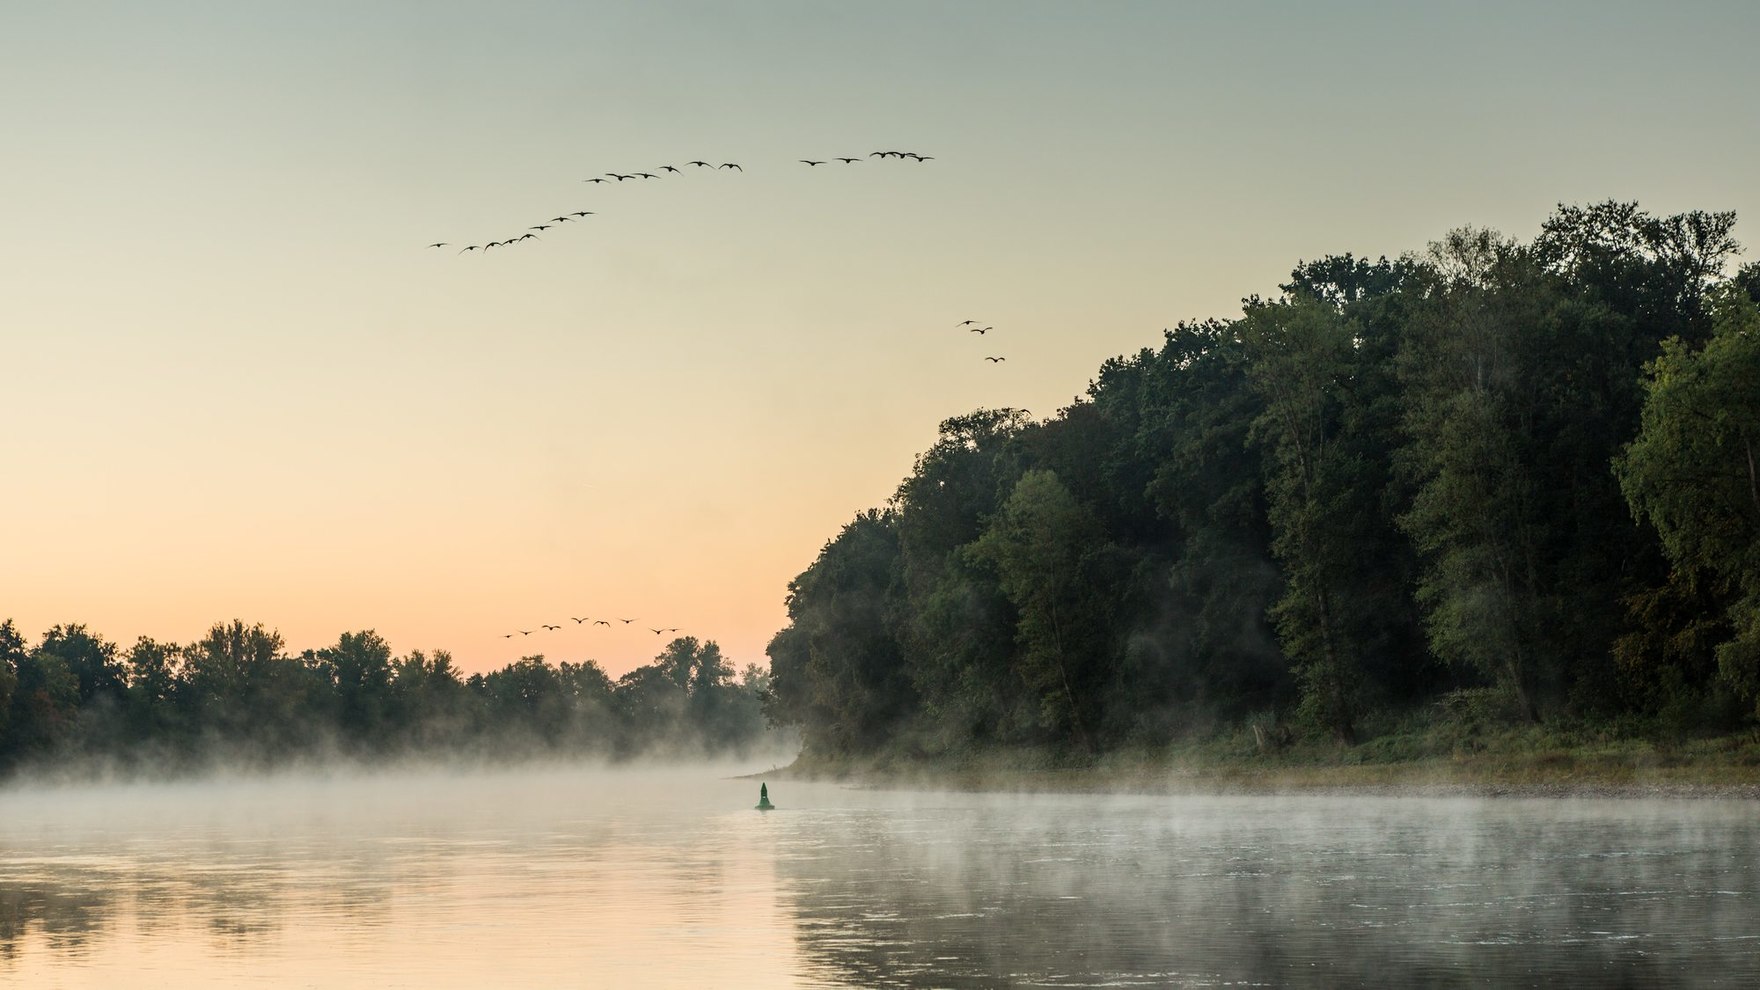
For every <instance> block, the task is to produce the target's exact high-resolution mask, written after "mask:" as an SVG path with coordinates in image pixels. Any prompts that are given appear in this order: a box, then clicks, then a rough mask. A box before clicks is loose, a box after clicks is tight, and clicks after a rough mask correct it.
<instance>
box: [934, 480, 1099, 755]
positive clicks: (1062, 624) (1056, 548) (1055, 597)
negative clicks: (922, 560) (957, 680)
mask: <svg viewBox="0 0 1760 990" xmlns="http://www.w3.org/2000/svg"><path fill="white" fill-rule="evenodd" d="M1105 536H1106V534H1105V532H1104V531H1103V530H1102V529H1101V527H1100V524H1099V522H1098V520H1096V519H1095V518H1094V516H1093V514H1092V513H1090V512H1089V511H1087V510H1086V509H1084V508H1083V507H1082V506H1081V505H1079V504H1077V502H1076V500H1075V498H1074V497H1073V496H1071V495H1070V493H1069V490H1068V489H1066V488H1064V487H1063V485H1062V483H1060V482H1059V481H1058V480H1057V475H1056V474H1054V473H1053V472H1050V471H1045V470H1037V469H1035V470H1029V471H1027V472H1026V473H1025V474H1023V475H1021V478H1020V480H1019V481H1018V482H1016V483H1015V486H1014V490H1013V492H1011V493H1010V494H1009V496H1008V500H1007V501H1006V502H1004V503H1003V506H1002V510H1001V511H1000V512H998V513H997V514H996V516H995V517H994V518H993V519H992V520H991V523H990V525H989V527H988V528H986V529H985V531H984V534H983V535H982V536H981V537H979V538H978V539H977V540H976V541H974V542H973V543H972V544H971V545H970V547H969V548H968V550H967V553H969V554H970V556H971V557H972V559H974V560H976V561H979V562H981V563H983V564H985V565H987V566H989V567H990V568H992V569H993V570H994V571H995V573H996V576H997V581H998V584H999V585H1000V586H1001V588H1002V590H1003V593H1004V594H1006V595H1007V596H1008V599H1009V601H1010V602H1011V603H1012V604H1013V605H1014V608H1015V613H1016V615H1017V616H1018V620H1017V625H1016V628H1015V637H1014V639H1015V645H1016V647H1017V649H1018V652H1017V654H1016V657H1015V662H1014V665H1015V669H1016V671H1017V672H1018V674H1019V676H1020V677H1021V679H1022V680H1023V681H1024V682H1025V683H1026V685H1027V686H1028V688H1029V689H1031V691H1032V692H1033V694H1034V695H1035V697H1036V699H1037V701H1038V707H1039V711H1040V718H1041V720H1042V722H1043V724H1044V725H1045V726H1046V727H1047V728H1050V729H1053V730H1054V731H1056V732H1058V733H1059V735H1064V736H1069V735H1073V737H1074V738H1075V740H1076V742H1077V743H1078V744H1079V745H1080V746H1081V747H1082V748H1083V749H1085V750H1088V751H1089V752H1093V751H1094V750H1095V748H1096V743H1095V739H1094V735H1093V732H1092V730H1091V729H1090V726H1091V725H1092V724H1093V723H1094V721H1095V717H1096V716H1097V714H1098V712H1097V710H1096V707H1097V706H1096V701H1097V699H1096V697H1095V689H1096V685H1097V684H1098V683H1099V682H1101V681H1103V680H1104V674H1105V671H1106V668H1107V661H1109V660H1110V659H1111V657H1110V656H1109V653H1110V650H1109V649H1108V635H1107V633H1108V631H1109V627H1110V623H1109V621H1108V620H1109V619H1111V616H1110V615H1108V614H1106V611H1105V609H1104V606H1103V604H1102V603H1101V602H1099V601H1096V600H1095V596H1094V595H1093V594H1092V591H1093V584H1092V581H1091V579H1092V577H1093V570H1094V568H1093V559H1094V556H1095V555H1096V554H1097V553H1100V552H1103V551H1104V550H1105V548H1106V546H1107V541H1106V538H1105Z"/></svg>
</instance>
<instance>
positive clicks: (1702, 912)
mask: <svg viewBox="0 0 1760 990" xmlns="http://www.w3.org/2000/svg"><path fill="white" fill-rule="evenodd" d="M723 774H725V771H721V772H719V773H718V772H715V771H708V770H679V769H670V770H648V771H618V772H612V771H604V770H592V769H581V768H549V769H528V770H520V771H484V772H474V773H459V774H451V773H441V772H425V773H400V774H394V775H392V774H388V775H382V776H335V777H322V776H310V775H307V776H293V777H286V778H279V779H271V780H261V779H258V780H229V781H210V782H203V783H184V784H162V785H128V786H123V785H107V786H82V787H62V788H12V789H9V790H6V791H0V985H3V986H7V987H11V986H26V987H45V988H48V987H87V986H91V987H122V986H168V987H169V986H176V987H241V986H246V987H248V986H277V987H280V986H292V987H304V986H313V987H351V986H359V987H423V988H447V987H460V988H464V987H471V988H475V987H485V986H533V987H554V986H578V987H635V986H658V987H667V986H676V987H777V986H843V985H850V986H912V987H914V986H922V987H960V986H973V987H987V986H1049V987H1074V986H1114V987H1126V986H1243V985H1245V986H1255V985H1257V986H1292V985H1293V986H1354V985H1367V986H1411V985H1429V986H1454V985H1460V986H1471V985H1499V986H1546V987H1569V986H1585V987H1589V986H1593V987H1605V986H1631V987H1675V986H1680V987H1688V986H1742V987H1752V986H1757V985H1760V815H1757V814H1756V812H1757V811H1760V805H1757V804H1756V803H1754V802H1740V801H1728V802H1723V801H1660V802H1644V801H1585V802H1571V801H1545V800H1536V801H1509V800H1496V801H1486V800H1475V799H1451V800H1423V799H1396V798H1343V797H1281V798H1279V797H1238V798H1215V797H1167V796H1155V797H1110V798H1109V797H1099V798H1096V797H1094V796H1091V795H1072V796H1063V795H1037V796H1029V795H1022V796H994V795H991V796H981V795H968V794H943V793H909V792H871V791H858V790H849V789H844V788H839V787H836V786H831V785H806V784H798V783H790V782H776V784H775V786H773V787H772V788H771V795H772V798H773V799H774V800H775V801H776V802H777V804H778V805H779V806H780V810H779V811H777V812H774V813H770V814H760V813H758V812H755V811H753V810H751V806H752V805H753V804H754V803H755V801H756V797H757V793H756V792H757V786H756V784H755V783H754V782H751V781H744V780H727V779H723Z"/></svg>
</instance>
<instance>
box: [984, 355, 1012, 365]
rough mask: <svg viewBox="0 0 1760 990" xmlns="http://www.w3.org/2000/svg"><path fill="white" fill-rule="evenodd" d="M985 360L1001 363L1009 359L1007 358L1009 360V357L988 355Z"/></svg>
mask: <svg viewBox="0 0 1760 990" xmlns="http://www.w3.org/2000/svg"><path fill="white" fill-rule="evenodd" d="M984 360H986V361H988V362H990V363H991V364H1000V363H1002V362H1003V361H1007V360H1008V358H1003V357H987V358H985V359H984Z"/></svg>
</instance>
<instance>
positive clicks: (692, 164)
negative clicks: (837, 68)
mask: <svg viewBox="0 0 1760 990" xmlns="http://www.w3.org/2000/svg"><path fill="white" fill-rule="evenodd" d="M888 159H891V160H895V161H899V162H903V161H914V162H916V163H918V164H923V163H926V162H931V161H934V160H935V157H934V156H933V155H924V154H919V153H917V152H914V151H874V152H870V153H869V154H867V155H866V156H860V157H858V156H849V157H844V156H835V157H831V158H799V159H796V160H795V161H796V162H797V163H799V164H801V165H805V166H806V167H808V168H818V167H819V166H821V165H829V164H831V163H832V162H837V163H840V165H841V166H842V167H846V168H847V167H849V166H852V165H857V164H861V163H863V162H867V161H870V160H877V161H881V162H884V161H886V160H888ZM703 169H707V170H709V171H710V172H713V173H720V172H737V173H743V172H744V171H745V166H744V165H742V164H741V163H739V162H710V161H705V160H702V159H694V160H691V161H688V162H685V163H684V165H683V166H678V165H660V166H657V167H656V168H655V170H654V171H643V170H637V171H631V172H605V173H603V174H601V175H596V176H592V177H590V178H586V179H582V180H581V181H582V182H583V183H587V184H591V185H604V184H605V183H609V182H617V183H623V182H638V183H639V182H649V181H652V180H654V179H661V178H666V177H668V176H678V175H684V174H686V173H687V172H694V171H698V170H703ZM597 215H598V213H597V211H594V210H586V209H580V210H564V211H559V212H558V213H557V215H556V216H553V217H550V218H549V219H547V220H543V221H541V222H539V223H534V224H530V225H528V226H527V227H525V228H524V229H523V230H520V231H517V232H515V233H512V234H508V235H506V236H503V237H501V238H499V239H489V240H485V241H482V242H480V243H475V244H466V245H463V246H462V247H458V245H456V244H454V243H453V242H451V241H434V242H431V243H429V244H428V245H427V247H428V249H429V250H434V249H443V248H448V247H458V250H457V251H456V252H455V254H457V255H465V254H478V255H485V254H488V253H489V252H490V251H493V250H497V249H505V248H509V247H514V246H516V245H521V244H525V243H527V242H529V241H536V240H542V239H543V238H542V236H541V235H543V234H544V233H546V232H547V231H550V230H553V229H559V228H561V227H562V226H563V225H564V224H570V223H575V224H578V223H582V222H584V221H585V220H586V219H587V218H588V217H592V216H597ZM955 327H956V328H957V329H963V330H966V331H968V332H970V333H974V334H977V335H978V336H979V337H984V336H985V335H986V334H989V333H990V332H992V331H994V330H995V329H996V327H995V326H993V325H990V324H986V323H984V322H983V321H980V320H961V321H960V322H959V323H957V324H955ZM1007 360H1008V358H1007V357H1006V356H1003V355H1000V354H988V355H985V356H984V361H985V362H987V363H989V364H991V365H999V364H1002V363H1003V362H1005V361H1007ZM1020 411H1022V412H1025V410H1020ZM568 619H569V621H571V622H573V623H574V624H575V626H577V627H578V626H588V625H590V626H593V627H598V626H605V627H612V626H613V624H614V623H617V624H622V625H625V626H629V625H633V624H634V623H636V622H637V621H638V620H637V619H636V618H633V617H624V616H612V617H609V618H594V617H591V616H585V615H578V616H568ZM565 628H567V627H565V626H563V625H562V624H561V623H551V622H543V623H539V624H538V626H537V628H535V629H515V630H514V631H512V632H508V633H503V634H501V638H503V639H513V638H514V637H516V636H518V637H522V638H523V637H526V636H533V635H537V634H539V633H553V632H558V631H561V630H562V629H565ZM638 628H643V629H647V630H648V631H649V632H651V633H653V634H654V635H656V636H664V635H666V634H668V633H677V632H678V631H679V630H678V627H677V626H659V627H655V626H648V625H645V624H644V625H642V626H640V627H638Z"/></svg>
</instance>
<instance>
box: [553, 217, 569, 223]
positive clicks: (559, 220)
mask: <svg viewBox="0 0 1760 990" xmlns="http://www.w3.org/2000/svg"><path fill="white" fill-rule="evenodd" d="M550 222H551V223H573V222H574V221H573V220H571V219H569V218H568V217H551V218H550Z"/></svg>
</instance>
